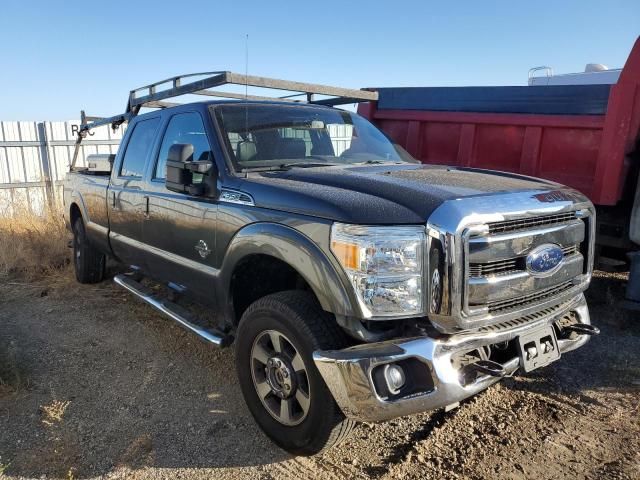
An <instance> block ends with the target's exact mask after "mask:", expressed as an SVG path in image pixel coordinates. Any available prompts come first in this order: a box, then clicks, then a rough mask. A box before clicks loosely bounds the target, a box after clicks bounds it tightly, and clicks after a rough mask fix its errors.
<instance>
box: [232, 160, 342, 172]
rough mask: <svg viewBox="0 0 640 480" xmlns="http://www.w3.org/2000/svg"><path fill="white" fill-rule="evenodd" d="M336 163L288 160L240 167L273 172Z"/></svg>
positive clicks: (246, 169)
mask: <svg viewBox="0 0 640 480" xmlns="http://www.w3.org/2000/svg"><path fill="white" fill-rule="evenodd" d="M336 165H338V164H337V163H324V162H323V163H320V162H290V163H281V164H280V165H262V166H261V165H256V166H255V167H245V168H242V169H240V171H241V172H243V173H245V172H274V171H278V170H289V169H290V168H312V167H334V166H336Z"/></svg>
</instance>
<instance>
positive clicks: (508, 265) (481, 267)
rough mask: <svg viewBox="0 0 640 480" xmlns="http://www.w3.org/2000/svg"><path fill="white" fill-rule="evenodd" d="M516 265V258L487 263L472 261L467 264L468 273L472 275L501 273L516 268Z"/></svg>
mask: <svg viewBox="0 0 640 480" xmlns="http://www.w3.org/2000/svg"><path fill="white" fill-rule="evenodd" d="M517 265H518V259H517V258H510V259H509V260H499V261H497V262H489V263H472V264H470V265H469V275H470V276H472V277H485V276H487V275H499V274H501V273H508V272H512V271H515V270H517Z"/></svg>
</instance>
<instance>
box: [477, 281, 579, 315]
mask: <svg viewBox="0 0 640 480" xmlns="http://www.w3.org/2000/svg"><path fill="white" fill-rule="evenodd" d="M572 286H573V282H571V281H567V282H563V283H561V284H559V285H555V286H553V287H549V288H545V289H543V290H539V291H537V292H534V293H530V294H528V295H522V296H520V297H516V298H512V299H509V300H502V301H498V302H489V303H488V304H487V307H488V309H489V313H493V314H495V313H499V312H505V311H509V310H512V309H514V308H521V307H524V306H527V305H530V304H532V303H535V302H539V301H542V300H545V299H547V298H550V297H554V296H557V295H560V294H561V293H562V292H564V291H566V290H568V289H570V288H571V287H572Z"/></svg>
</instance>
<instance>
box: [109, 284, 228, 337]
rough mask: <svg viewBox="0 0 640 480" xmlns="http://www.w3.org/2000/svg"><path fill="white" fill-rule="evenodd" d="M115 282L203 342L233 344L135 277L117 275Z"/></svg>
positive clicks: (224, 335)
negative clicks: (156, 294) (192, 318)
mask: <svg viewBox="0 0 640 480" xmlns="http://www.w3.org/2000/svg"><path fill="white" fill-rule="evenodd" d="M113 281H114V282H116V283H117V284H118V285H120V286H121V287H124V288H125V289H127V290H129V291H130V292H131V293H133V294H134V295H135V296H137V297H138V298H140V300H142V301H144V302H146V303H148V304H149V305H151V306H152V307H153V308H155V309H156V310H159V311H160V312H162V313H164V314H165V315H166V316H168V317H169V318H171V319H172V320H174V321H176V322H178V323H179V324H180V325H181V326H182V327H184V328H185V329H187V330H189V331H190V332H193V333H195V334H196V335H198V336H199V337H200V338H202V339H203V340H205V341H207V342H209V343H213V344H214V345H216V346H218V347H228V346H229V345H231V343H232V342H233V337H232V336H231V335H226V334H224V333H221V332H215V331H212V330H206V329H204V328H202V327H201V326H199V325H197V324H196V323H194V322H193V321H192V320H190V317H191V314H190V313H189V312H187V311H186V310H185V309H184V308H182V307H181V306H180V305H177V304H175V303H173V302H170V301H168V300H164V299H162V298H158V297H156V296H155V295H154V293H153V292H152V291H151V290H150V289H148V288H147V287H145V286H144V285H142V284H141V283H140V282H138V281H137V280H136V279H135V278H133V276H129V275H124V274H122V275H116V276H115V277H113Z"/></svg>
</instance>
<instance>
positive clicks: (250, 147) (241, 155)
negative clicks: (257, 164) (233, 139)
mask: <svg viewBox="0 0 640 480" xmlns="http://www.w3.org/2000/svg"><path fill="white" fill-rule="evenodd" d="M256 154H257V150H256V144H255V142H250V141H248V140H247V141H243V142H238V147H237V149H236V159H237V160H238V161H239V162H248V161H250V160H253V158H254V157H255V156H256Z"/></svg>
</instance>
